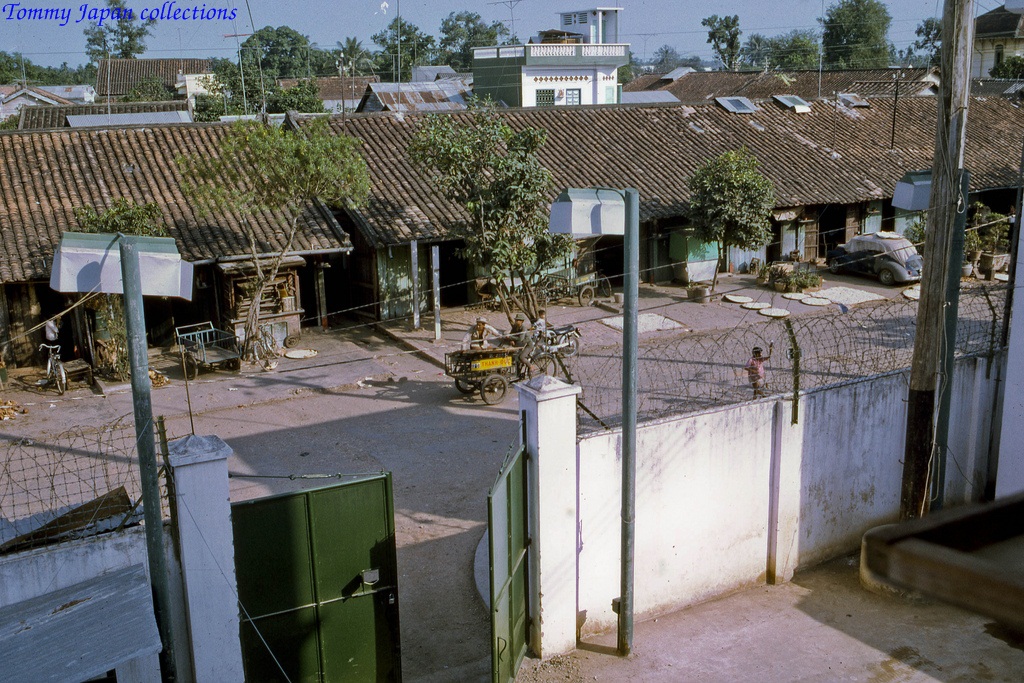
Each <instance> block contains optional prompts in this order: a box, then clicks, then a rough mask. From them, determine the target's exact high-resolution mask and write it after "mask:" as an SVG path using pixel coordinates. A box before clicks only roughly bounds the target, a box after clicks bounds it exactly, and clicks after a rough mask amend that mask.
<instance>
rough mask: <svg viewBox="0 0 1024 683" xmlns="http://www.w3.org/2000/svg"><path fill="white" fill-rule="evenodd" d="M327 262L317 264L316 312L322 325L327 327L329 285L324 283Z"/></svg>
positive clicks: (324, 327)
mask: <svg viewBox="0 0 1024 683" xmlns="http://www.w3.org/2000/svg"><path fill="white" fill-rule="evenodd" d="M326 267H327V264H326V263H324V262H322V261H321V262H319V263H317V264H316V314H317V317H318V318H320V327H321V328H323V329H325V330H326V329H327V285H326V284H325V283H324V268H326Z"/></svg>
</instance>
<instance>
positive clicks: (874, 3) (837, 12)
mask: <svg viewBox="0 0 1024 683" xmlns="http://www.w3.org/2000/svg"><path fill="white" fill-rule="evenodd" d="M819 21H820V22H821V24H822V27H823V29H824V31H823V33H822V36H821V47H822V50H823V52H824V60H825V66H826V67H828V68H830V69H882V68H885V67H887V66H889V59H890V55H892V54H894V50H893V49H892V45H891V44H890V43H889V26H890V24H892V17H891V16H889V10H888V9H886V7H885V5H884V4H883V3H882V2H881V1H880V0H839V2H837V3H836V4H834V5H832V6H830V7H829V8H828V10H827V11H826V12H825V16H824V17H822V18H821V19H819Z"/></svg>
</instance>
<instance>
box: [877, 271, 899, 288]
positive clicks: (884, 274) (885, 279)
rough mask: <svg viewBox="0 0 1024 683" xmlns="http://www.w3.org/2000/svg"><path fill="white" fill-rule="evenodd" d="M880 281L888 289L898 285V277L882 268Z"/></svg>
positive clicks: (879, 273) (879, 274)
mask: <svg viewBox="0 0 1024 683" xmlns="http://www.w3.org/2000/svg"><path fill="white" fill-rule="evenodd" d="M878 281H879V282H881V283H882V284H883V285H885V286H886V287H891V286H893V285H894V284H896V276H895V275H893V273H892V271H891V270H889V269H888V268H882V269H881V270H880V271H878Z"/></svg>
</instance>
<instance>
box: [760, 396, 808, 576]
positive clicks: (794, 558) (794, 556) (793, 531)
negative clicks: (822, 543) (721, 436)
mask: <svg viewBox="0 0 1024 683" xmlns="http://www.w3.org/2000/svg"><path fill="white" fill-rule="evenodd" d="M792 410H793V402H792V400H791V399H782V400H779V401H777V402H776V403H775V409H774V411H773V415H772V422H773V425H772V459H771V471H770V473H769V477H770V481H769V487H770V488H769V491H768V558H767V559H768V562H767V566H766V571H765V575H766V578H767V580H768V583H771V584H779V583H786V582H788V581H790V580H791V579H792V578H793V574H794V572H795V571H796V566H797V563H798V562H799V560H800V553H799V547H798V531H799V528H800V457H801V454H802V453H803V440H804V425H800V424H797V425H794V424H792V420H791V419H790V414H791V413H792Z"/></svg>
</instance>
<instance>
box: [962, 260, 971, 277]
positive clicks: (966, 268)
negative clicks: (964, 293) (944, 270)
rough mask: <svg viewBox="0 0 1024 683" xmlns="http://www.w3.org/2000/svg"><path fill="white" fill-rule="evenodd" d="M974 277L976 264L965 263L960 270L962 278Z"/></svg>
mask: <svg viewBox="0 0 1024 683" xmlns="http://www.w3.org/2000/svg"><path fill="white" fill-rule="evenodd" d="M972 275H974V264H973V263H965V264H964V265H963V266H962V267H961V268H960V276H961V277H970V276H972Z"/></svg>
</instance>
